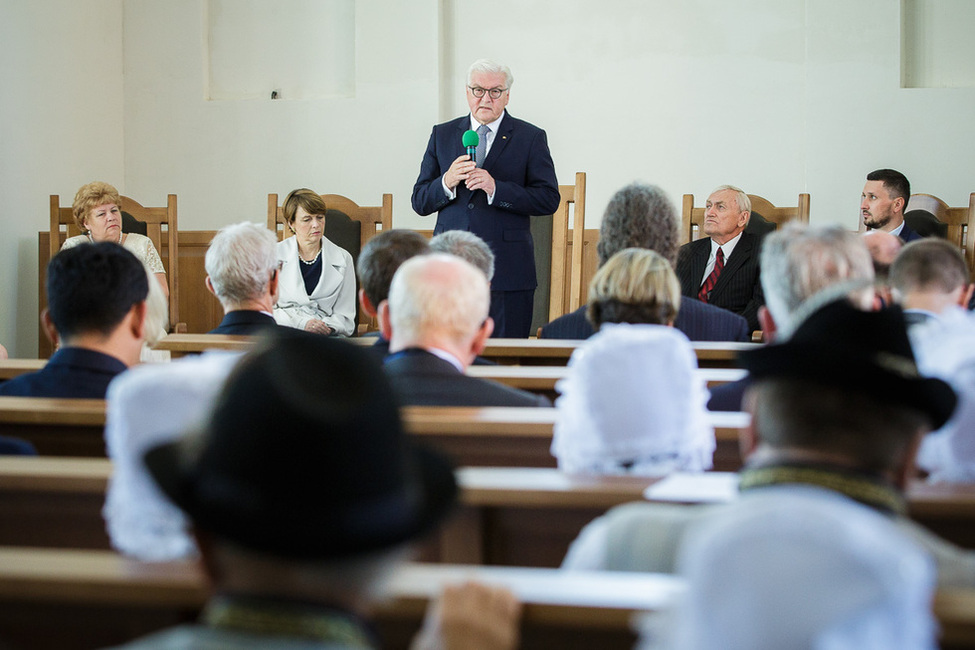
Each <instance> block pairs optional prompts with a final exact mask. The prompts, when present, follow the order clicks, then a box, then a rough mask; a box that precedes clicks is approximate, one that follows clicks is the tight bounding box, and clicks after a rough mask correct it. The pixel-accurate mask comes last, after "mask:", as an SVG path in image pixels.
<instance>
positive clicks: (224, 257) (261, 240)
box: [204, 221, 281, 335]
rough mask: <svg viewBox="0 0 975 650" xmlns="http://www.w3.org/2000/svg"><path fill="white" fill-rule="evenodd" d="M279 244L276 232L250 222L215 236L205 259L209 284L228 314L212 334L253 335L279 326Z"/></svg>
mask: <svg viewBox="0 0 975 650" xmlns="http://www.w3.org/2000/svg"><path fill="white" fill-rule="evenodd" d="M277 243H278V240H277V238H276V237H275V236H274V233H273V232H271V231H270V230H268V229H267V228H265V227H264V226H260V225H258V224H256V223H247V222H246V221H245V222H243V223H236V224H233V225H232V226H226V227H224V228H221V229H220V230H219V231H218V232H217V234H216V235H214V237H213V241H211V242H210V247H209V248H207V254H206V258H205V260H204V266H205V267H206V272H207V277H206V285H207V289H209V290H210V293H212V294H213V295H215V296H216V297H217V300H219V301H220V306H221V307H223V311H224V317H223V320H222V321H220V325H218V326H217V327H216V328H215V329H212V330H210V332H209V333H210V334H235V335H250V334H257V333H259V332H261V331H262V330H266V329H268V328H274V327H277V322H275V320H274V303H275V302H277V299H278V282H279V280H280V278H281V267H280V265H279V264H278V253H277Z"/></svg>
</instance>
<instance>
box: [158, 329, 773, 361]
mask: <svg viewBox="0 0 975 650" xmlns="http://www.w3.org/2000/svg"><path fill="white" fill-rule="evenodd" d="M253 341H254V339H253V338H251V337H246V336H229V335H224V334H170V335H169V336H166V337H164V338H163V339H162V340H161V341H159V343H157V344H156V346H155V349H157V350H167V351H169V353H170V355H171V356H172V357H173V358H176V357H181V356H184V355H187V354H198V353H200V352H203V351H204V350H211V349H220V350H247V349H248V348H249V347H250V346H251V345H253ZM349 341H350V342H352V343H354V344H356V345H364V346H368V345H373V343H374V342H375V339H373V338H370V337H359V338H351V339H349ZM581 343H582V341H575V340H557V339H488V342H487V346H486V347H485V349H484V352H482V353H481V356H482V357H484V358H485V359H489V360H491V361H495V362H497V363H499V364H505V365H522V366H529V365H536V366H538V365H542V366H564V365H566V364H567V363H568V362H569V357H570V356H572V353H573V352H574V351H575V349H576V348H577V347H578V346H579V345H580V344H581ZM692 345H693V346H694V351H695V352H696V353H697V360H698V365H700V366H701V367H702V368H735V367H737V357H738V353H739V352H742V351H744V350H752V349H755V348H756V347H759V345H760V344H758V343H730V342H722V341H694V342H693V343H692Z"/></svg>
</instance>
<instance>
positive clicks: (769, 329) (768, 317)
mask: <svg viewBox="0 0 975 650" xmlns="http://www.w3.org/2000/svg"><path fill="white" fill-rule="evenodd" d="M758 324H759V325H761V326H762V332H763V334H764V337H765V340H766V341H771V340H773V339H774V338H775V333H776V332H778V331H779V328H778V326H777V325H776V324H775V319H774V318H772V312H770V311H769V310H768V307H766V306H765V305H762V306H761V307H759V308H758Z"/></svg>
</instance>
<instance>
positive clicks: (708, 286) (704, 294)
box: [697, 248, 724, 302]
mask: <svg viewBox="0 0 975 650" xmlns="http://www.w3.org/2000/svg"><path fill="white" fill-rule="evenodd" d="M723 268H724V251H723V250H721V248H718V254H717V255H715V256H714V270H713V271H711V275H709V276H708V279H707V280H705V281H704V284H702V285H701V290H700V291H698V292H697V297H698V298H699V299H700V300H701V301H702V302H708V299H709V298H710V297H711V290H712V289H714V285H715V284H717V282H718V276H720V275H721V270H722V269H723Z"/></svg>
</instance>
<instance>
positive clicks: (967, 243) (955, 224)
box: [860, 192, 975, 277]
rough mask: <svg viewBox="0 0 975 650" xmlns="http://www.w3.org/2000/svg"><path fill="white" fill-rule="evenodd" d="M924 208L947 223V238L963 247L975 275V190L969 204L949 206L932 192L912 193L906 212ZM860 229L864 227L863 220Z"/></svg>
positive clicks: (970, 268)
mask: <svg viewBox="0 0 975 650" xmlns="http://www.w3.org/2000/svg"><path fill="white" fill-rule="evenodd" d="M911 210H924V211H926V212H930V213H931V214H933V215H934V216H935V217H936V218H937V219H938V221H940V222H941V223H943V224H945V225H947V239H948V241H950V242H953V243H954V244H956V245H957V246H958V247H959V248H961V250H962V252H963V253H964V255H965V261H966V262H967V263H968V270H969V272H973V277H975V231H973V230H972V228H973V226H975V192H972V193H971V195H969V197H968V206H962V207H957V208H952V207H949V206H948V204H947V203H945V202H944V201H942V200H941V199H939V198H938V197H936V196H932V195H930V194H912V195H911V200H910V201H908V204H907V207H906V208H905V210H904V212H905V213H906V212H909V211H911ZM860 229H861V230H862V229H863V222H862V220H861V224H860Z"/></svg>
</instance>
